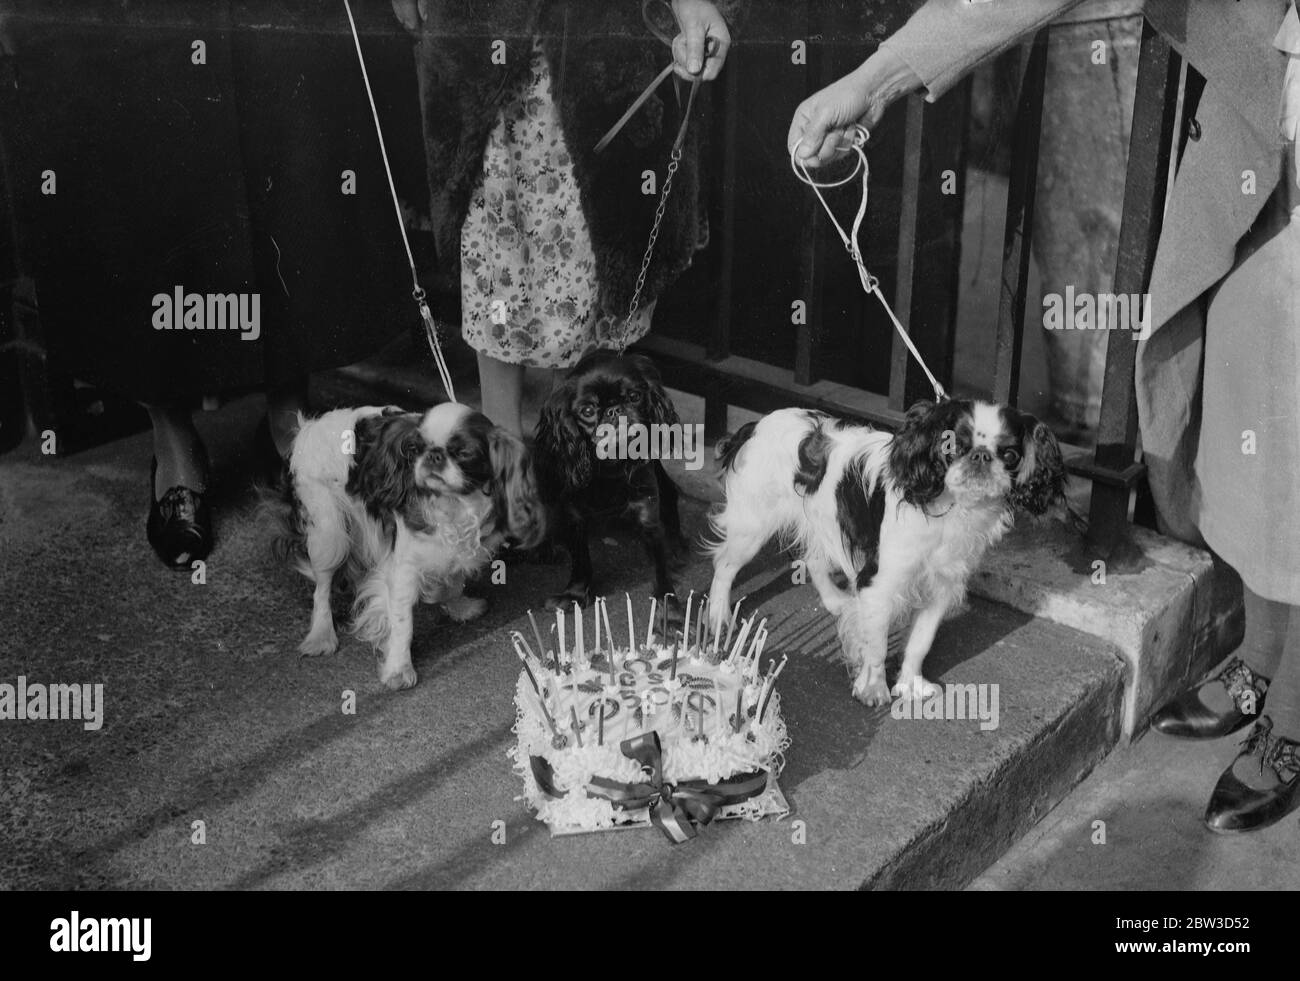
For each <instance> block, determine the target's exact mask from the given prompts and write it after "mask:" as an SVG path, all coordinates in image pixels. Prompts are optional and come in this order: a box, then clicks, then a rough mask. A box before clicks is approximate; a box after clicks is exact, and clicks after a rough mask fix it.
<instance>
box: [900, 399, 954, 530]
mask: <svg viewBox="0 0 1300 981" xmlns="http://www.w3.org/2000/svg"><path fill="white" fill-rule="evenodd" d="M948 405H949V403H943V404H942V405H935V404H934V403H933V402H929V401H921V402H917V403H916V404H915V405H913V406H912V407H911V408H910V409H908V410H907V417H906V418H905V419H904V420H903V425H902V428H901V429H899V430H898V432H897V433H895V434H894V438H893V440H892V441H891V443H890V445H889V469H890V472H891V473H892V474H893V478H894V482H895V484H897V485H898V489H899V491H900V492H901V493H902V495H903V500H904V501H906V502H907V503H908V504H913V505H916V506H917V507H920V506H922V505H925V504H929V503H930V502H931V501H933V500H934V499H935V498H936V497H938V496H939V495H940V494H942V493H943V488H944V482H943V480H944V477H946V476H947V474H948V460H947V458H946V457H945V456H944V454H943V431H944V428H945V423H947V421H948V419H949V418H950V417H951V412H950V411H949V410H948V409H947V406H948Z"/></svg>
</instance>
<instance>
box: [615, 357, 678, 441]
mask: <svg viewBox="0 0 1300 981" xmlns="http://www.w3.org/2000/svg"><path fill="white" fill-rule="evenodd" d="M627 360H628V361H630V362H631V363H632V365H633V367H635V368H636V370H637V373H638V374H639V375H640V376H641V381H642V383H643V384H644V385H645V399H646V417H647V418H646V422H647V423H650V424H652V425H653V424H654V423H676V422H677V421H678V419H677V407H676V406H674V405H673V401H672V399H670V398H669V397H668V393H667V392H665V391H664V382H663V378H662V377H660V375H659V368H658V366H656V365H655V363H654V362H653V361H651V360H650V359H649V358H647V357H646V356H645V355H644V354H631V355H628V356H627Z"/></svg>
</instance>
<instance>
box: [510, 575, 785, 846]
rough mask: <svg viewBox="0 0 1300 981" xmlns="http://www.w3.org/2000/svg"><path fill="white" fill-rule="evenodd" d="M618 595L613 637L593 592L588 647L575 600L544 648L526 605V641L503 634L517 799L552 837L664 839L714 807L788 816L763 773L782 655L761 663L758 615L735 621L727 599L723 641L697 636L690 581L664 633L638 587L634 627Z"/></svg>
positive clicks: (777, 762) (730, 812) (772, 748)
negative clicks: (643, 835)
mask: <svg viewBox="0 0 1300 981" xmlns="http://www.w3.org/2000/svg"><path fill="white" fill-rule="evenodd" d="M624 595H625V599H626V609H627V630H626V634H622V633H620V634H619V635H618V636H616V635H615V633H614V631H613V630H612V629H611V626H610V620H609V607H608V604H607V601H606V599H605V598H604V597H600V598H597V600H596V602H595V605H594V613H593V619H594V624H593V636H594V643H593V644H592V645H591V646H590V647H589V646H588V645H587V643H586V624H585V622H584V620H585V617H584V614H583V610H582V608H581V607H579V606H578V605H577V604H576V603H575V604H574V606H573V608H572V610H571V611H570V610H565V609H560V610H557V611H556V622H555V627H554V630H553V631H552V632H551V636H552V638H553V639H554V641H555V643H554V644H553V645H550V646H548V645H547V643H546V642H545V640H544V639H543V635H542V631H541V629H540V628H539V627H538V623H537V618H536V617H534V616H533V614H532V612H531V611H529V613H528V618H529V623H530V626H531V628H532V629H531V633H532V640H531V642H530V640H529V638H528V637H526V636H525V635H524V634H523V633H522V632H520V631H512V632H511V635H510V643H511V646H512V648H513V650H514V652H515V654H516V656H517V657H518V658H519V660H520V661H521V662H522V665H523V670H522V671H521V672H520V675H519V680H518V683H517V685H516V690H515V709H516V722H515V728H514V731H515V734H516V736H517V737H518V741H517V745H516V746H514V747H512V748H511V749H510V750H509V754H510V756H511V757H512V758H513V760H514V768H515V770H516V772H517V773H518V774H519V775H520V777H521V778H522V779H523V782H524V800H525V801H526V802H527V803H528V805H529V806H530V807H531V808H532V809H533V810H534V811H535V812H536V814H537V817H538V818H539V819H540V820H542V821H544V822H545V823H546V824H547V825H548V826H549V827H550V829H551V831H552V833H554V834H568V833H574V832H582V831H597V830H602V829H606V828H618V827H634V826H638V825H641V826H644V825H649V824H653V825H654V826H655V827H658V828H659V829H660V830H661V831H662V832H663V833H664V834H665V835H666V836H667V837H668V838H669V840H670V841H673V842H674V843H677V842H681V841H685V840H687V839H689V838H692V837H694V836H695V835H696V833H697V828H698V827H699V826H700V825H705V824H708V823H710V822H711V821H713V820H715V819H718V818H735V817H744V818H749V819H751V820H758V819H760V818H762V817H765V816H778V817H779V816H784V815H785V814H787V813H789V806H788V805H787V804H786V801H785V798H784V797H783V796H782V795H781V791H780V789H779V787H777V784H776V777H777V776H778V775H779V773H780V771H781V767H782V765H783V764H784V755H783V754H784V752H785V750H786V749H787V748H788V747H789V744H790V738H789V735H788V733H787V731H786V726H785V722H784V720H783V719H782V718H781V711H780V696H779V695H778V694H777V692H776V682H777V678H778V677H779V676H780V674H781V671H782V670H783V669H784V668H785V664H786V658H784V657H783V658H781V659H780V660H779V661H778V660H777V659H776V658H774V657H770V656H769V659H768V664H767V668H766V670H763V669H761V667H760V662H761V660H762V657H763V653H764V648H765V647H766V644H767V638H768V632H767V620H766V619H764V620H760V621H758V622H757V623H756V622H755V621H756V619H757V614H754V615H751V616H750V617H749V618H748V619H746V620H744V621H740V622H739V623H738V618H739V615H740V603H737V604H736V606H735V608H734V609H733V610H732V612H731V617H730V618H729V622H728V623H727V630H726V636H725V638H724V637H723V636H722V631H721V625H719V627H718V629H716V630H715V631H714V634H713V637H712V638H709V637H708V636H706V634H705V631H704V609H705V604H706V602H707V597H702V598H701V599H700V601H699V603H698V604H697V603H696V602H695V599H694V597H695V594H694V593H693V592H692V593H691V594H690V596H688V598H687V601H686V614H685V619H684V621H683V624H682V628H681V629H677V630H674V631H673V635H671V636H670V634H669V622H668V607H667V604H666V603H661V602H660V601H659V600H658V598H655V597H652V598H651V599H650V612H649V615H648V617H647V618H646V620H645V621H644V625H645V630H644V634H642V632H641V631H640V630H639V629H638V627H637V623H636V617H635V614H634V611H633V604H632V598H631V596H629V595H627V594H624ZM693 610H694V614H695V617H694V623H693V624H692V611H693ZM692 626H693V627H694V630H692ZM656 627H658V628H659V629H658V630H657V631H656ZM570 628H571V632H572V643H570ZM733 635H734V641H733ZM710 640H711V641H712V642H711V643H710Z"/></svg>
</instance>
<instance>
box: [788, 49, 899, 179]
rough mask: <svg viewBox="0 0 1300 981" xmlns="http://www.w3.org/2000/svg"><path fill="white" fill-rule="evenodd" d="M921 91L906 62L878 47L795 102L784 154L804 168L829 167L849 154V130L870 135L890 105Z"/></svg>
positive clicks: (887, 50)
mask: <svg viewBox="0 0 1300 981" xmlns="http://www.w3.org/2000/svg"><path fill="white" fill-rule="evenodd" d="M921 87H922V83H921V80H920V79H919V78H918V77H917V75H916V73H915V72H914V71H912V69H911V68H910V67H909V66H908V65H907V63H906V62H904V61H903V60H902V59H900V58H898V57H896V56H894V54H893V53H891V52H890V51H889V49H888V48H880V49H878V50H877V51H876V53H875V54H873V55H872V56H871V57H870V58H868V59H867V60H866V61H864V62H863V63H862V64H861V65H860V66H858V67H857V68H856V69H854V70H853V71H852V72H850V73H849V74H847V75H845V76H844V77H843V78H840V79H837V80H836V81H834V82H832V83H831V84H830V85H828V86H826V87H825V88H824V89H820V90H818V91H817V92H814V93H813V94H812V95H810V96H808V98H806V99H804V100H803V102H801V103H799V107H798V108H797V109H795V111H794V118H793V119H792V120H791V121H790V132H789V135H788V136H787V137H786V149H787V150H788V151H789V152H791V153H792V154H794V158H795V161H796V162H797V163H800V164H802V165H803V166H805V167H821V166H823V165H825V164H828V163H830V162H831V161H833V160H836V159H838V158H839V157H841V156H843V155H844V154H845V153H847V152H848V149H849V147H850V145H851V139H850V134H849V133H848V130H849V128H850V127H852V126H854V125H860V126H864V127H866V129H867V131H868V132H874V131H875V129H876V126H877V124H879V122H880V119H881V117H882V116H884V114H885V110H886V109H888V108H889V106H890V105H892V104H893V103H894V101H895V100H897V99H898V98H900V97H901V96H904V95H907V94H908V93H910V92H915V91H917V90H918V89H920V88H921Z"/></svg>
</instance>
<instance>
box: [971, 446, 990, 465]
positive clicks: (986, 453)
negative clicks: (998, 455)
mask: <svg viewBox="0 0 1300 981" xmlns="http://www.w3.org/2000/svg"><path fill="white" fill-rule="evenodd" d="M970 462H971V463H978V464H981V465H983V466H988V465H989V464H990V463H992V462H993V453H992V452H991V451H990V450H986V449H984V448H983V447H976V448H975V449H973V450H971V451H970Z"/></svg>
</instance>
